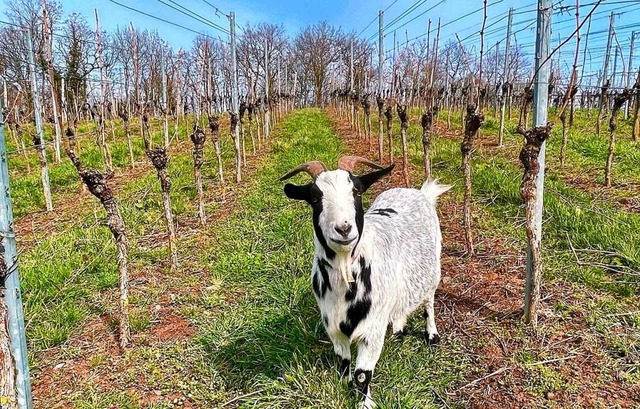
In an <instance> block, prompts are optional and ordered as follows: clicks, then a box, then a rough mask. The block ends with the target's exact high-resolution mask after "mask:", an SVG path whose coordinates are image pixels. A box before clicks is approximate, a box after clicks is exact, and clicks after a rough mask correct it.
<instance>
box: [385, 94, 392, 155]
mask: <svg viewBox="0 0 640 409" xmlns="http://www.w3.org/2000/svg"><path fill="white" fill-rule="evenodd" d="M384 116H385V118H387V138H388V139H389V163H393V123H392V121H391V120H392V119H393V114H392V113H391V106H390V105H388V106H387V109H386V110H385V111H384Z"/></svg>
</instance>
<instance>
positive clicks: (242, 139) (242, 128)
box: [239, 101, 247, 167]
mask: <svg viewBox="0 0 640 409" xmlns="http://www.w3.org/2000/svg"><path fill="white" fill-rule="evenodd" d="M246 113H247V103H246V102H245V101H242V102H241V103H240V109H239V114H240V143H241V144H242V166H244V167H247V148H246V135H245V121H244V116H245V114H246Z"/></svg>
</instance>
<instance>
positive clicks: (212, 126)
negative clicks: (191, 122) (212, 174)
mask: <svg viewBox="0 0 640 409" xmlns="http://www.w3.org/2000/svg"><path fill="white" fill-rule="evenodd" d="M219 128H220V125H219V124H218V117H217V116H215V115H209V130H211V141H212V142H213V147H214V148H215V149H216V157H217V159H218V176H219V177H220V184H221V185H224V174H223V172H222V152H221V149H220V132H219Z"/></svg>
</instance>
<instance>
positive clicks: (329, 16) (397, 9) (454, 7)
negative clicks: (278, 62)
mask: <svg viewBox="0 0 640 409" xmlns="http://www.w3.org/2000/svg"><path fill="white" fill-rule="evenodd" d="M117 1H118V2H120V3H123V4H126V5H128V6H131V7H134V8H136V9H139V10H142V11H145V12H147V13H149V14H153V15H156V16H158V17H161V18H164V19H167V20H171V21H174V22H176V23H178V24H182V25H184V26H187V27H189V28H191V29H193V30H196V31H202V32H205V33H207V34H210V35H215V36H222V37H226V34H223V33H220V32H218V31H215V30H214V29H211V28H210V27H207V26H206V25H205V24H203V23H200V22H197V21H195V20H193V19H191V18H189V17H187V16H185V15H182V14H180V13H178V12H176V11H175V10H172V9H171V8H169V7H168V6H166V5H164V4H162V3H161V2H160V1H158V0H117ZM163 1H164V2H166V3H170V0H163ZM173 1H174V2H176V3H179V4H181V5H183V6H184V7H186V8H188V9H189V10H192V11H194V12H196V13H198V14H199V15H201V16H203V17H205V18H208V19H210V20H212V21H213V22H215V23H217V24H219V25H221V26H224V27H228V22H227V19H226V18H225V17H224V16H216V14H215V10H214V9H213V8H212V7H211V6H209V5H208V4H207V2H208V3H210V4H212V5H214V6H216V7H218V8H219V9H221V10H223V11H225V12H226V11H235V13H236V16H237V17H236V18H237V22H238V23H239V24H240V25H241V26H243V25H245V24H246V23H257V22H271V23H279V24H282V25H284V27H285V28H286V30H287V32H288V34H289V35H291V36H294V35H295V34H296V33H297V32H298V31H299V30H300V29H301V28H302V27H304V26H306V25H308V24H313V23H316V22H318V21H320V20H327V21H328V22H329V23H331V24H334V25H336V26H340V27H342V29H343V30H344V31H355V32H356V33H360V32H361V31H362V30H363V29H364V28H365V27H366V26H367V25H368V24H369V23H370V22H371V21H372V20H373V19H374V18H376V16H377V14H378V10H380V9H385V8H387V7H388V6H390V7H389V9H388V10H387V12H386V13H385V24H387V23H389V22H390V21H392V20H393V19H394V18H395V17H397V16H398V15H399V14H400V13H402V12H403V11H405V10H406V9H408V8H409V7H411V6H412V5H414V4H416V0H397V1H395V2H394V0H368V1H367V0H323V1H300V0H296V1H293V0H259V1H258V0H246V1H240V0H236V1H230V0H173ZM535 2H536V1H535V0H489V5H490V6H489V12H488V23H487V38H486V42H487V44H488V45H487V46H486V47H487V48H488V47H492V46H494V45H495V43H496V41H500V40H503V38H504V36H505V33H506V23H507V19H506V13H507V11H508V9H509V7H514V9H515V11H516V13H517V15H515V16H514V31H518V30H520V31H518V32H517V33H516V41H517V42H518V43H519V44H525V45H528V46H527V50H528V52H529V53H531V54H533V46H532V45H533V41H534V35H535V23H531V22H532V21H533V20H534V19H535V6H534V4H535ZM593 2H594V0H582V1H581V4H585V7H581V15H582V16H584V15H586V13H587V12H588V11H589V10H590V9H591V6H586V5H587V4H589V3H593ZM392 3H393V4H392ZM554 3H558V1H557V0H554ZM562 4H563V5H573V4H575V2H574V1H573V0H564V1H563V2H562ZM62 5H63V8H64V10H65V12H66V13H70V12H72V11H75V12H79V13H81V14H84V15H85V16H87V19H88V20H89V21H90V22H93V10H94V8H96V9H98V12H99V14H100V19H101V25H102V26H103V27H104V28H105V29H106V30H110V29H113V28H115V27H116V26H118V25H120V26H124V25H128V24H129V22H130V21H133V22H134V24H135V25H136V26H137V27H139V28H142V29H144V28H147V29H157V30H158V31H159V32H160V34H161V36H162V37H163V38H165V39H167V40H168V41H170V42H171V43H172V44H173V45H174V46H175V47H185V48H188V47H190V45H191V42H192V40H193V38H194V37H195V34H194V33H191V32H188V31H185V30H183V29H180V28H177V27H173V26H171V25H168V24H166V23H162V22H159V21H156V20H153V19H152V18H149V17H145V16H142V15H139V14H136V13H134V12H132V11H129V10H126V9H125V8H122V7H120V6H118V5H116V4H114V3H111V2H110V1H109V0H62ZM433 6H435V7H434V8H433V9H432V10H431V11H429V12H427V13H425V14H424V15H422V16H420V17H418V18H416V19H415V20H414V21H412V22H410V23H408V24H406V25H404V26H403V24H404V23H406V22H407V21H408V20H411V19H413V18H414V17H416V16H417V15H419V14H421V13H423V12H425V11H426V10H427V9H429V8H431V7H433ZM481 7H482V1H481V0H444V1H441V0H426V1H424V2H422V3H421V4H419V6H418V7H416V8H415V10H413V11H412V12H411V13H410V14H408V15H407V16H406V17H405V18H404V19H402V20H400V21H399V22H398V23H396V24H394V25H393V26H392V27H390V29H389V30H388V31H389V35H388V36H387V37H386V38H385V43H386V48H387V50H388V49H390V48H391V46H392V43H393V40H392V37H393V34H392V30H393V29H398V31H397V33H396V34H397V41H398V42H401V43H404V42H405V41H406V40H405V39H406V38H409V39H412V38H414V37H416V36H418V35H421V34H424V33H425V32H426V27H427V21H428V19H429V18H430V19H431V20H432V29H433V30H434V31H435V27H436V25H437V20H438V18H441V19H442V24H445V23H449V22H451V21H453V20H455V19H457V18H459V17H461V16H463V15H465V14H467V13H470V12H472V11H474V10H478V9H480V8H481ZM3 8H4V6H3V5H1V6H0V11H2V9H3ZM611 10H615V11H616V12H618V13H622V14H620V15H619V16H617V17H616V27H620V28H619V30H618V36H617V39H618V42H619V43H620V45H621V47H622V49H623V53H624V54H625V58H624V60H625V61H626V60H627V58H626V56H627V55H628V50H629V37H630V35H631V31H632V30H633V29H636V30H640V27H638V28H635V27H633V24H634V23H637V22H638V19H637V18H635V17H636V16H637V15H638V13H639V12H640V2H639V1H637V0H636V1H635V2H633V1H627V2H624V1H622V2H621V0H604V1H603V3H602V5H601V6H600V8H599V9H598V11H597V12H596V14H595V15H594V17H593V22H592V27H591V32H592V33H594V34H593V35H592V36H591V38H590V40H589V41H590V43H589V45H590V47H589V48H590V50H591V64H590V66H588V67H587V71H590V70H597V69H598V68H599V67H600V66H601V65H602V57H603V52H604V45H605V44H606V32H605V31H606V29H607V27H608V14H609V12H610V11H611ZM553 18H554V20H553V21H554V25H553V28H554V34H553V43H552V47H553V46H554V45H553V44H554V43H555V44H557V43H558V35H560V36H561V37H562V38H563V39H564V37H566V36H567V35H569V34H570V33H571V31H573V28H574V23H573V18H574V17H573V15H572V14H570V13H565V14H564V15H554V17H553ZM492 23H493V25H492ZM481 24H482V12H477V13H475V14H473V15H471V16H469V17H466V18H464V19H461V20H459V21H456V22H453V23H451V24H449V25H448V26H446V27H444V28H443V29H442V33H441V44H443V43H444V42H446V41H447V40H449V39H454V40H455V34H456V33H457V34H458V35H459V37H460V38H461V39H463V42H464V43H466V44H467V45H470V46H476V47H479V36H478V35H477V34H476V35H474V33H477V32H478V31H479V29H480V26H481ZM400 26H402V27H400ZM585 28H586V26H585ZM376 31H377V21H374V22H373V24H371V26H370V27H369V28H368V29H366V30H365V31H364V32H363V33H362V35H361V37H364V38H367V37H370V36H373V35H375V33H376ZM583 31H586V30H583ZM598 32H600V33H598ZM434 34H435V33H433V34H432V36H431V38H432V39H433V36H434ZM468 36H471V37H469V38H467V37H468ZM583 41H584V38H583ZM503 43H504V42H503ZM583 44H584V43H583ZM636 44H637V45H640V35H638V36H637V41H636ZM501 46H502V47H503V46H504V45H502V44H501ZM636 48H637V49H638V51H636V55H637V56H638V57H640V46H637V47H636ZM572 49H573V47H572V43H569V44H567V46H566V47H565V50H564V51H563V56H562V60H563V61H565V60H566V61H567V63H568V64H570V63H571V62H570V60H571V55H572V53H573V52H572V51H571V50H572ZM564 55H566V58H565V57H564ZM634 60H635V61H637V62H638V63H640V58H638V59H634ZM611 64H612V65H613V56H612V62H611ZM619 65H621V64H620V63H619ZM634 65H635V66H636V67H637V65H638V64H637V63H636V64H634Z"/></svg>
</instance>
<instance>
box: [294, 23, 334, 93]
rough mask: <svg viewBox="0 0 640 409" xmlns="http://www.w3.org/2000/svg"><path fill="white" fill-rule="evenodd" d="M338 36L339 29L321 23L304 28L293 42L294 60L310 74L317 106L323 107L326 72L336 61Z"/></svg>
mask: <svg viewBox="0 0 640 409" xmlns="http://www.w3.org/2000/svg"><path fill="white" fill-rule="evenodd" d="M340 35H341V31H340V29H338V28H335V27H333V26H331V25H329V23H327V22H326V21H321V22H320V23H317V24H314V25H312V26H307V27H305V28H304V29H303V30H302V31H301V32H300V33H299V34H298V35H297V36H296V38H295V39H294V41H293V45H294V47H293V48H294V50H295V56H296V59H297V60H298V61H299V63H300V65H301V67H302V69H303V71H308V72H309V73H311V76H312V81H313V89H314V97H315V103H316V105H317V106H323V105H324V91H325V83H326V80H327V71H328V69H329V66H330V64H332V63H334V62H337V61H338V58H339V48H338V47H336V40H337V39H338V37H339V36H340Z"/></svg>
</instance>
